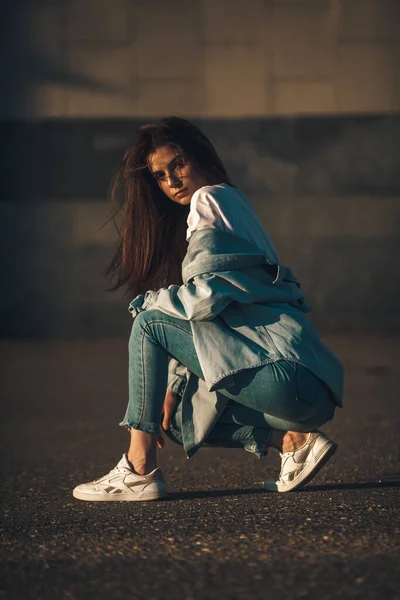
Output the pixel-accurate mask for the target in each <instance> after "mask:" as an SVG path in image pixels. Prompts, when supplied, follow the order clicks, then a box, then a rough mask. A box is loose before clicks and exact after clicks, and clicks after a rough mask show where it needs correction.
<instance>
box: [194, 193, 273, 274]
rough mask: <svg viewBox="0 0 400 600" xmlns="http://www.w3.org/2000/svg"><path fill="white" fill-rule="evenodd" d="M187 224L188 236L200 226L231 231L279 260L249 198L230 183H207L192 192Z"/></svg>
mask: <svg viewBox="0 0 400 600" xmlns="http://www.w3.org/2000/svg"><path fill="white" fill-rule="evenodd" d="M187 224H188V229H187V232H186V239H187V240H188V239H189V238H190V236H191V235H192V233H194V232H195V231H197V230H198V229H204V228H215V229H222V230H223V231H230V232H232V233H234V234H235V235H237V236H238V237H241V238H243V239H245V240H247V241H249V242H251V243H253V244H255V245H256V246H257V247H258V248H260V250H261V251H262V253H263V254H264V255H265V256H266V257H267V259H268V260H269V261H270V262H271V263H274V264H279V260H278V257H277V254H276V251H275V248H274V246H273V243H272V241H271V239H270V237H269V235H268V233H267V232H266V230H265V229H264V227H263V225H262V223H261V221H260V220H259V218H258V217H257V215H256V213H255V212H254V209H253V207H252V205H251V204H250V201H249V200H248V198H247V197H246V196H245V194H243V192H241V191H240V190H238V189H237V188H235V187H232V186H231V185H228V184H227V183H221V184H218V185H206V186H204V187H202V188H200V189H199V190H197V192H195V193H194V194H193V197H192V199H191V201H190V212H189V216H188V219H187Z"/></svg>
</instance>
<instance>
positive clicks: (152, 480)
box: [72, 454, 167, 502]
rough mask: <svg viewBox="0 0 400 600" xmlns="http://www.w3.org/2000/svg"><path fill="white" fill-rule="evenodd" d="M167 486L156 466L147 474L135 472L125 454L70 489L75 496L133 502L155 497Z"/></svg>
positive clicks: (154, 498) (99, 500)
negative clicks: (101, 473)
mask: <svg viewBox="0 0 400 600" xmlns="http://www.w3.org/2000/svg"><path fill="white" fill-rule="evenodd" d="M166 493H167V490H166V486H165V481H164V477H163V474H162V472H161V470H160V469H154V471H152V472H151V473H148V475H138V474H137V473H134V472H133V471H132V468H131V466H130V464H129V462H128V457H127V455H126V454H123V455H122V458H121V460H120V461H119V463H118V464H117V466H116V467H115V469H112V471H110V472H109V473H108V474H107V475H104V477H100V479H95V480H94V481H90V482H89V483H81V485H78V486H77V487H76V488H75V489H74V491H73V492H72V494H73V496H74V497H75V498H78V500H89V501H90V502H114V501H116V502H132V501H133V502H135V501H139V502H141V501H143V500H159V499H160V498H164V496H166Z"/></svg>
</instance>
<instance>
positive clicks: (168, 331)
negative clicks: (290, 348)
mask: <svg viewBox="0 0 400 600" xmlns="http://www.w3.org/2000/svg"><path fill="white" fill-rule="evenodd" d="M169 357H172V358H175V359H176V360H178V361H179V362H180V363H182V364H183V365H185V366H186V367H187V368H188V369H189V371H191V372H192V373H194V374H195V375H197V377H199V378H201V379H204V376H203V372H202V370H201V366H200V363H199V361H198V358H197V354H196V350H195V347H194V343H193V336H192V331H191V326H190V322H189V321H184V320H182V319H177V318H175V317H171V316H169V315H166V314H164V313H163V312H161V311H159V310H154V309H153V310H152V309H149V310H145V311H142V312H140V313H139V314H138V315H137V316H136V318H135V320H134V322H133V326H132V332H131V336H130V339H129V401H128V406H127V410H126V414H125V417H124V420H123V421H122V422H121V423H120V425H124V426H128V427H132V428H133V429H139V430H140V431H143V432H145V433H151V434H158V432H159V428H160V421H161V411H162V407H163V404H164V397H165V392H166V389H167V380H168V358H169ZM218 391H219V392H220V393H221V394H223V395H224V396H226V397H227V398H229V402H228V404H227V406H226V408H225V410H224V412H223V413H222V415H221V416H220V418H219V420H218V421H217V423H216V424H215V426H214V428H213V429H212V430H211V432H210V433H209V435H208V437H207V440H206V444H205V445H207V446H220V447H221V446H222V447H228V448H239V447H242V448H245V449H246V450H248V451H250V452H254V453H255V454H257V455H258V456H266V454H267V452H268V451H267V447H268V442H269V439H270V437H271V434H272V431H273V429H279V430H282V431H302V432H309V431H311V430H313V429H316V428H317V427H321V426H322V425H323V424H324V423H326V422H327V421H329V420H330V419H332V417H333V414H334V412H335V404H334V401H333V399H332V397H331V394H330V392H329V390H328V388H327V387H326V385H325V384H324V383H323V382H322V381H321V380H319V379H318V378H317V377H315V375H313V374H312V373H311V371H309V370H308V369H306V368H305V367H303V366H302V365H301V364H299V363H296V362H293V361H288V360H280V361H277V362H273V363H270V364H267V365H264V366H262V367H258V368H254V369H247V370H245V371H241V372H240V373H238V374H237V375H235V385H234V386H230V387H229V389H219V390H218ZM167 434H168V436H169V437H170V438H171V439H173V441H175V442H177V443H180V444H181V443H182V427H181V406H180V403H178V404H177V406H176V408H175V412H174V414H173V417H172V422H171V429H170V430H169V431H168V432H167Z"/></svg>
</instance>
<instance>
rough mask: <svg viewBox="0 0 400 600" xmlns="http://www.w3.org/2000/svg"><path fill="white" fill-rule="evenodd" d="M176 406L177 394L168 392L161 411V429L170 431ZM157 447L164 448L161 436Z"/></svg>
mask: <svg viewBox="0 0 400 600" xmlns="http://www.w3.org/2000/svg"><path fill="white" fill-rule="evenodd" d="M175 405H176V394H175V392H172V391H171V390H167V391H166V394H165V398H164V405H163V408H162V411H161V427H162V428H163V429H164V430H165V429H169V428H170V425H171V418H172V413H173V412H174V408H175ZM157 446H158V447H159V448H162V447H163V446H164V439H163V437H162V436H161V435H160V436H159V437H158V438H157Z"/></svg>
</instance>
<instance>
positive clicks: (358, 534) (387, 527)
mask: <svg viewBox="0 0 400 600" xmlns="http://www.w3.org/2000/svg"><path fill="white" fill-rule="evenodd" d="M325 339H326V341H327V343H328V344H329V345H330V346H331V347H332V348H333V349H334V350H335V351H336V352H337V353H338V354H339V356H340V357H341V358H342V360H343V362H344V365H345V369H346V382H345V409H344V410H343V411H338V412H337V415H336V417H335V420H334V421H333V422H331V423H329V424H328V425H327V426H326V427H325V428H324V431H325V432H326V433H327V434H328V435H329V436H331V437H332V438H333V439H334V440H335V441H336V442H337V443H338V451H337V453H336V454H335V456H334V457H333V458H332V460H331V461H330V462H329V463H328V464H327V465H326V466H325V467H324V468H323V469H322V470H321V471H320V473H319V474H318V475H317V477H316V478H315V479H314V480H313V481H312V482H311V483H310V484H309V485H308V486H306V487H305V488H304V489H303V490H302V491H298V492H294V493H290V494H269V493H266V492H264V491H263V489H262V482H263V480H264V479H265V478H267V477H272V476H274V475H277V473H278V472H279V457H278V456H277V455H276V454H272V455H271V456H270V457H268V458H267V459H264V460H257V459H256V458H254V457H253V456H251V455H250V454H248V453H247V452H244V451H241V450H228V449H218V450H216V449H203V450H201V451H200V452H199V453H198V454H197V455H196V456H195V457H194V458H193V459H191V460H190V461H188V460H187V459H186V457H185V455H184V453H183V450H182V449H181V448H180V447H178V446H175V445H173V444H171V443H170V442H168V441H167V443H166V446H165V447H164V448H163V449H162V450H161V451H160V452H159V461H160V466H161V468H162V469H163V471H164V474H165V476H166V479H167V484H168V490H169V495H168V497H167V499H165V500H162V501H160V502H148V503H118V502H113V503H91V502H80V501H78V500H75V499H74V498H73V497H72V494H71V491H72V488H73V487H74V486H75V485H77V484H78V483H82V482H84V481H89V480H91V479H94V478H96V477H98V476H100V475H104V474H105V473H107V472H108V471H109V470H110V469H111V468H112V467H114V466H115V464H116V463H117V462H118V460H119V458H120V457H121V455H122V452H124V451H125V450H126V448H127V441H128V437H127V436H128V434H127V433H126V431H125V430H124V429H123V428H119V427H118V426H117V424H118V422H119V421H120V420H121V418H122V416H123V413H124V409H125V402H126V396H127V352H126V346H127V341H126V340H90V341H89V340H83V341H68V342H67V341H59V342H54V341H51V342H50V341H49V342H34V341H3V342H1V344H0V349H1V364H2V382H3V386H2V387H3V391H2V396H3V405H2V419H1V425H0V426H1V439H2V445H3V452H2V457H3V460H2V467H3V468H2V477H1V494H2V512H3V516H2V522H1V538H0V539H1V568H0V598H10V599H11V598H12V599H14V598H15V599H18V600H19V599H22V598H23V599H24V600H28V599H35V600H36V599H46V600H47V599H49V600H53V599H54V600H59V599H60V600H61V599H62V600H64V599H65V600H67V599H68V600H73V599H77V600H78V599H79V600H80V599H86V598H88V599H92V598H96V599H99V600H101V599H104V600H106V599H107V600H119V599H120V598H121V599H122V598H126V597H130V598H139V599H142V598H143V599H146V600H158V599H163V600H165V599H168V598H174V599H177V600H214V599H216V600H217V599H218V600H225V599H227V600H236V599H238V600H239V599H240V600H242V599H243V600H247V599H255V600H257V599H260V600H261V599H266V598H272V597H275V596H276V597H277V598H279V599H280V600H286V599H287V600H289V599H290V600H292V599H297V598H304V599H314V598H315V599H318V600H327V599H331V598H332V599H333V598H341V599H344V600H347V599H348V598H362V599H363V600H369V599H377V600H378V599H379V600H381V599H382V600H383V599H385V600H386V599H399V598H400V568H399V567H400V559H399V556H400V553H399V529H400V526H399V521H398V509H399V491H400V490H399V486H400V452H399V449H400V442H399V433H398V432H399V429H400V408H399V388H400V386H399V374H400V364H399V361H398V357H399V356H400V338H399V337H373V336H367V335H363V336H361V335H348V336H345V335H335V336H333V335H330V336H326V337H325Z"/></svg>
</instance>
